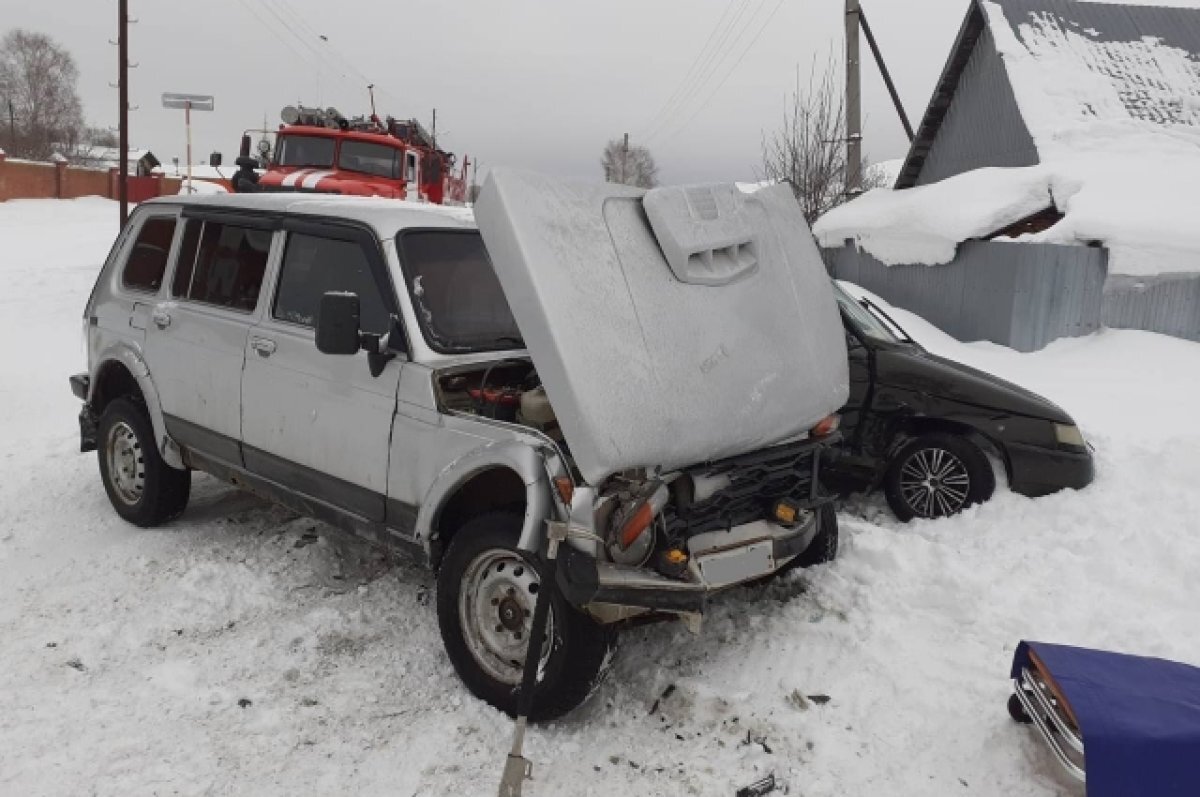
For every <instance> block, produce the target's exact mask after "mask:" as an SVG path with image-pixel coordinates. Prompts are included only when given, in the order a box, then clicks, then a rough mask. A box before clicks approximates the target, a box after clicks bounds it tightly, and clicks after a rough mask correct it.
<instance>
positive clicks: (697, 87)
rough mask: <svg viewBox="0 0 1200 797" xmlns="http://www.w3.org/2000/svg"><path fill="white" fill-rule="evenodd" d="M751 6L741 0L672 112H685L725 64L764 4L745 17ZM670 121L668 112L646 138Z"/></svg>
mask: <svg viewBox="0 0 1200 797" xmlns="http://www.w3.org/2000/svg"><path fill="white" fill-rule="evenodd" d="M763 2H766V0H763ZM751 7H752V5H751V4H750V3H749V2H748V0H743V2H742V4H741V6H740V8H739V9H738V11H737V14H735V15H734V18H733V20H732V21H731V22H730V24H729V26H728V27H726V29H725V31H724V33H723V34H722V36H721V37H720V38H719V39H718V40H717V43H716V45H715V46H714V48H713V49H712V50H711V51H710V52H709V54H708V56H707V58H706V59H705V60H704V62H703V63H702V64H701V66H700V70H699V71H698V72H697V74H696V79H695V80H694V81H692V84H691V85H690V86H689V87H688V88H687V89H686V90H685V91H684V93H683V95H682V96H681V97H680V99H679V101H678V102H677V103H676V105H675V108H674V110H673V112H672V113H674V114H675V115H678V114H679V113H683V112H685V111H686V109H687V107H688V104H689V103H690V102H691V101H692V100H693V99H694V98H695V97H696V96H697V95H698V94H699V92H700V91H702V90H703V89H704V87H705V86H706V85H708V83H709V82H710V81H711V80H712V78H713V76H714V75H715V74H716V73H717V72H718V71H719V70H720V69H721V67H722V66H724V65H725V63H726V62H727V59H728V57H729V55H730V53H731V50H730V49H729V48H731V47H735V46H736V45H737V43H738V42H739V41H741V39H742V37H743V36H744V35H745V33H746V31H747V30H749V29H750V26H751V25H752V24H753V23H754V19H755V18H756V17H757V16H758V12H759V11H760V10H761V9H762V8H763V7H764V6H763V5H761V4H760V5H758V6H757V7H754V11H753V12H751V14H750V16H749V17H746V11H748V10H749V9H750V8H751ZM743 17H746V21H745V24H744V25H741V27H739V23H740V22H741V21H742V18H743ZM670 122H671V114H670V113H669V114H668V115H667V116H666V117H665V118H664V119H662V120H661V122H660V124H659V126H658V127H656V128H655V129H654V130H651V131H650V132H649V133H647V134H646V140H647V141H649V140H651V139H653V138H654V137H655V136H656V135H657V134H658V133H661V132H662V128H663V126H665V125H669V124H670Z"/></svg>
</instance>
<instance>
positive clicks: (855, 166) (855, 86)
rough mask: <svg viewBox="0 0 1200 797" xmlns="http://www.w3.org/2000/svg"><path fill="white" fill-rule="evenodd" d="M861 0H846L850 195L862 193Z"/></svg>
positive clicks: (848, 179)
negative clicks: (859, 33) (859, 44)
mask: <svg viewBox="0 0 1200 797" xmlns="http://www.w3.org/2000/svg"><path fill="white" fill-rule="evenodd" d="M860 13H861V12H860V10H859V0H846V195H847V196H852V197H853V196H858V195H859V194H861V193H862V70H861V68H860V67H861V63H860V62H859V58H858V31H859V15H860Z"/></svg>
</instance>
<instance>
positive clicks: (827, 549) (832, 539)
mask: <svg viewBox="0 0 1200 797" xmlns="http://www.w3.org/2000/svg"><path fill="white" fill-rule="evenodd" d="M837 553H838V520H837V512H836V511H834V508H833V504H822V505H821V507H820V508H819V509H818V510H817V534H816V536H814V537H813V540H812V542H810V543H809V544H808V547H807V548H805V549H804V551H803V553H801V554H800V555H799V556H797V557H796V558H795V559H793V560H792V561H790V562H788V563H787V564H786V565H784V566H783V567H782V568H781V570H780V572H785V573H786V572H787V571H789V570H793V569H795V568H797V567H815V566H816V565H823V564H825V563H827V562H832V561H833V560H834V559H836V558H837Z"/></svg>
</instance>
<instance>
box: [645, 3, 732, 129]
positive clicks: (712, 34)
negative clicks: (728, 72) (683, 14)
mask: <svg viewBox="0 0 1200 797" xmlns="http://www.w3.org/2000/svg"><path fill="white" fill-rule="evenodd" d="M739 2H741V3H744V2H745V0H729V4H728V5H726V6H725V9H724V10H723V11H722V12H721V16H720V17H718V18H717V22H716V24H715V25H713V27H712V30H710V31H709V32H708V38H707V39H705V40H704V44H703V45H702V46H701V47H700V49H699V51H697V53H696V57H695V58H693V59H692V63H691V64H689V65H688V68H687V72H685V73H684V76H683V79H682V80H680V81H679V84H678V85H677V86H676V87H675V90H674V91H673V92H671V95H670V96H669V97H668V98H667V101H666V102H665V103H663V105H662V106H661V107H660V108H659V109H658V111H656V112H655V114H654V116H652V117H650V121H649V122H647V123H646V127H645V128H644V130H652V129H653V128H654V127H656V126H657V125H658V123H659V121H660V117H662V115H663V114H664V113H666V112H667V110H668V109H669V108H670V107H671V106H672V105H673V104H674V103H675V102H676V101H677V100H678V99H679V97H680V95H681V94H682V92H683V90H684V88H685V87H686V86H687V85H688V84H689V82H690V81H691V79H692V75H693V74H694V73H695V71H696V67H698V66H699V65H700V63H701V61H703V60H704V59H705V57H706V56H707V55H708V48H709V45H710V44H712V43H713V40H714V39H715V38H716V37H717V32H718V31H721V30H722V27H723V25H724V24H725V18H726V17H727V16H729V12H730V11H732V10H733V9H734V8H735V7H736V6H738V5H739ZM722 35H723V34H722Z"/></svg>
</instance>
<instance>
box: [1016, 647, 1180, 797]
mask: <svg viewBox="0 0 1200 797" xmlns="http://www.w3.org/2000/svg"><path fill="white" fill-rule="evenodd" d="M1012 679H1013V694H1012V696H1011V697H1010V698H1009V701H1008V710H1009V713H1010V714H1011V715H1012V717H1013V718H1014V719H1016V720H1017V721H1019V722H1023V723H1029V724H1031V725H1033V727H1034V728H1035V729H1036V730H1037V732H1038V734H1039V735H1040V736H1041V737H1042V739H1043V740H1044V741H1045V742H1046V744H1047V745H1048V746H1049V748H1050V751H1051V752H1052V753H1053V755H1054V757H1055V758H1056V759H1057V760H1058V762H1059V763H1060V764H1061V765H1062V766H1063V768H1064V769H1065V770H1066V771H1067V772H1068V773H1069V774H1070V775H1072V776H1073V777H1074V778H1076V779H1078V780H1079V781H1080V782H1083V783H1085V784H1086V791H1087V795H1088V797H1185V796H1186V797H1197V795H1200V669H1197V668H1195V667H1191V666H1188V665H1186V664H1179V663H1177V662H1172V661H1165V660H1163V659H1154V658H1145V657H1141V656H1129V655H1125V654H1121V653H1108V652H1104V651H1098V650H1087V649H1085V648H1073V647H1068V646H1065V645H1051V644H1047V643H1044V642H1022V643H1021V644H1020V645H1019V646H1018V648H1017V651H1016V654H1015V655H1014V656H1013V664H1012Z"/></svg>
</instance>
